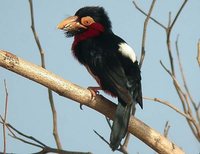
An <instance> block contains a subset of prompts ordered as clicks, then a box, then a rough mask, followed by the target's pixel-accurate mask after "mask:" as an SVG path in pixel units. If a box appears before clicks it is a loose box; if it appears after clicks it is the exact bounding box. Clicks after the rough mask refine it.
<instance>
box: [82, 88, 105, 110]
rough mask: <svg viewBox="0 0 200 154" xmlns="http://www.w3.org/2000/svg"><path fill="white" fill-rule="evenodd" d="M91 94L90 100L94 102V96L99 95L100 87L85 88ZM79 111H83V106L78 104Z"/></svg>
mask: <svg viewBox="0 0 200 154" xmlns="http://www.w3.org/2000/svg"><path fill="white" fill-rule="evenodd" d="M87 89H88V90H89V91H90V93H91V100H94V98H95V97H96V95H98V94H99V90H102V89H101V87H88V88H87ZM80 109H81V110H83V105H82V104H80Z"/></svg>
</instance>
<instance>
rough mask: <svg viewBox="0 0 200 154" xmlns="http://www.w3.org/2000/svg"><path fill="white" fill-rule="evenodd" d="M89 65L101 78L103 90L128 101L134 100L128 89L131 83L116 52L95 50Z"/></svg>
mask: <svg viewBox="0 0 200 154" xmlns="http://www.w3.org/2000/svg"><path fill="white" fill-rule="evenodd" d="M87 65H88V66H89V68H90V70H91V72H92V73H93V74H94V75H95V76H97V77H98V78H99V80H100V84H101V87H102V89H103V90H108V91H110V92H111V93H113V94H114V95H116V96H118V97H119V98H121V99H122V100H123V101H124V102H126V103H131V102H132V97H131V94H130V92H129V90H128V84H129V83H128V80H127V77H126V75H125V72H124V69H123V67H122V65H121V63H120V62H119V59H118V57H117V55H116V54H113V53H112V52H109V51H108V52H107V51H103V52H101V51H93V57H92V58H90V61H88V63H87Z"/></svg>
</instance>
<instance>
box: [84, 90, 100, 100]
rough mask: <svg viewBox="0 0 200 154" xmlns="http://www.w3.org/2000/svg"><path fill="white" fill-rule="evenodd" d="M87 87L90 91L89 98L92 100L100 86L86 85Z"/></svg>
mask: <svg viewBox="0 0 200 154" xmlns="http://www.w3.org/2000/svg"><path fill="white" fill-rule="evenodd" d="M87 89H88V90H89V91H90V92H91V100H94V99H95V97H96V95H98V94H99V90H101V87H88V88H87Z"/></svg>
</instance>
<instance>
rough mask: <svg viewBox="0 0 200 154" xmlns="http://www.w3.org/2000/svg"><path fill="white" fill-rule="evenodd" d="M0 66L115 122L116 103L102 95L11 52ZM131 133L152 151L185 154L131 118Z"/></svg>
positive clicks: (0, 52)
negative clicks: (94, 95)
mask: <svg viewBox="0 0 200 154" xmlns="http://www.w3.org/2000/svg"><path fill="white" fill-rule="evenodd" d="M0 66H1V67H4V68H5V69H7V70H10V71H12V72H15V73H17V74H19V75H21V76H24V77H26V78H28V79H30V80H33V81H34V82H37V83H39V84H41V85H43V86H45V87H47V88H50V89H51V90H53V91H55V92H56V93H58V94H59V95H62V96H64V97H67V98H69V99H71V100H74V101H76V102H79V103H81V104H83V105H86V106H88V107H90V108H92V109H94V110H96V111H98V112H100V113H102V114H103V115H105V116H106V117H108V118H110V119H113V118H114V113H115V110H116V104H114V103H112V102H111V101H109V100H108V99H106V98H104V97H103V96H101V95H97V96H96V97H95V99H92V96H91V92H90V91H89V90H87V89H83V88H81V87H79V86H78V85H75V84H73V83H71V82H69V81H67V80H64V79H63V78H61V77H59V76H57V75H55V74H53V73H51V72H49V71H47V70H45V69H43V68H41V67H39V66H37V65H35V64H32V63H30V62H27V61H24V60H22V59H21V58H19V57H17V56H15V55H13V54H11V53H10V52H7V51H3V50H0ZM128 131H129V132H130V133H131V134H133V135H135V136H136V137H137V138H139V139H140V140H142V141H143V142H144V143H146V144H147V145H148V146H150V147H151V148H152V149H154V150H155V151H157V152H158V153H162V154H183V153H184V152H183V151H182V150H181V149H180V148H179V147H178V146H176V145H175V144H174V143H172V142H171V141H169V140H168V139H166V138H165V137H164V136H163V135H161V134H160V133H158V132H156V131H155V130H154V129H152V128H150V127H149V126H147V125H146V124H145V123H143V122H142V121H140V120H138V119H137V118H135V117H133V116H131V118H130V121H129V126H128Z"/></svg>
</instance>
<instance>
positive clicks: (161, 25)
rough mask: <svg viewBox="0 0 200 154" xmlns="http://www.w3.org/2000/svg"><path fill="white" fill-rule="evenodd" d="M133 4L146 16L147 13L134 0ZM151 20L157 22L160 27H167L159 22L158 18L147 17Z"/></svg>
mask: <svg viewBox="0 0 200 154" xmlns="http://www.w3.org/2000/svg"><path fill="white" fill-rule="evenodd" d="M133 4H134V6H135V8H136V9H137V10H138V11H140V12H141V13H142V14H143V15H145V16H147V13H146V12H144V11H143V10H142V9H141V8H140V7H139V6H138V5H137V4H136V2H135V1H133ZM149 18H150V19H151V20H152V21H154V22H155V23H156V24H158V25H159V26H160V27H162V28H163V29H164V30H166V29H167V27H165V26H164V25H163V24H162V23H160V22H159V21H158V20H156V19H154V18H153V17H149Z"/></svg>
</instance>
